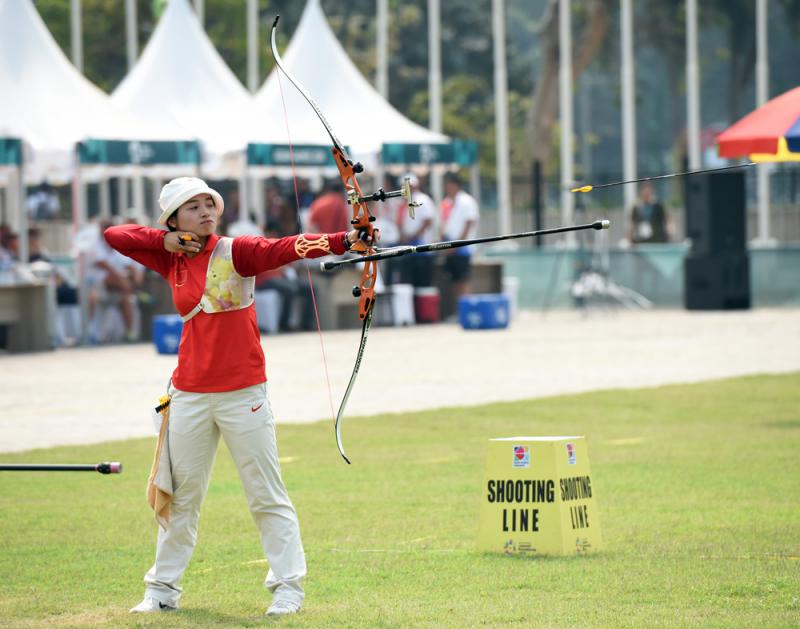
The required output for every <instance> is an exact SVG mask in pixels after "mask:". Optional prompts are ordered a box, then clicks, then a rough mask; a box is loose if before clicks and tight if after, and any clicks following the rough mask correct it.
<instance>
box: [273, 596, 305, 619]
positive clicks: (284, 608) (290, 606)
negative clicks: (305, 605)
mask: <svg viewBox="0 0 800 629" xmlns="http://www.w3.org/2000/svg"><path fill="white" fill-rule="evenodd" d="M299 611H300V604H299V603H293V602H292V601H287V600H284V599H278V600H277V601H273V602H272V605H270V606H269V609H268V610H267V616H286V615H287V614H296V613H297V612H299Z"/></svg>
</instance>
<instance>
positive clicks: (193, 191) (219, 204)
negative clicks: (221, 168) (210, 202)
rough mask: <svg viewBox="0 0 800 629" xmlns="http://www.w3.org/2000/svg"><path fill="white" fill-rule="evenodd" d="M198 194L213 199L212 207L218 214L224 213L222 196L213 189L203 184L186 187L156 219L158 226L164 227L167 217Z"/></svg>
mask: <svg viewBox="0 0 800 629" xmlns="http://www.w3.org/2000/svg"><path fill="white" fill-rule="evenodd" d="M199 194H208V195H210V196H211V198H212V199H214V206H215V207H216V208H217V212H218V213H219V214H222V212H224V211H225V202H224V201H223V200H222V195H221V194H220V193H219V192H217V191H216V190H214V189H213V188H209V187H208V185H206V184H205V183H203V184H202V185H196V186H187V188H186V190H184V191H183V192H182V193H181V194H179V195H178V196H176V197H175V198H174V199H173V200H172V203H170V206H169V207H168V208H167V209H165V210H164V211H163V212H161V216H159V217H158V223H159V225H166V224H167V220H168V219H169V217H170V216H172V215H173V214H174V213H175V212H177V211H178V208H179V207H180V206H182V205H183V204H184V203H186V202H187V201H188V200H189V199H191V198H192V197H196V196H197V195H199Z"/></svg>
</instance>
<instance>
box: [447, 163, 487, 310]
mask: <svg viewBox="0 0 800 629" xmlns="http://www.w3.org/2000/svg"><path fill="white" fill-rule="evenodd" d="M444 190H445V195H446V196H445V198H444V199H443V200H442V238H443V239H444V240H465V239H468V238H475V236H476V235H477V233H478V218H479V217H480V214H479V211H478V202H477V201H476V200H475V199H474V198H473V197H472V196H471V195H469V194H468V193H467V192H465V191H464V190H462V189H461V178H460V177H459V176H458V174H456V173H447V174H446V175H445V177H444ZM472 249H473V248H472V247H461V248H459V249H449V250H448V251H447V255H446V257H445V262H444V269H445V272H446V273H447V274H448V276H449V277H450V280H451V281H452V282H453V288H454V293H455V298H456V300H458V298H459V297H461V296H463V295H466V294H467V293H468V292H469V278H470V275H471V268H470V266H471V263H472Z"/></svg>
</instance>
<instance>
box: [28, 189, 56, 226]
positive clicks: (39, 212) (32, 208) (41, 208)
mask: <svg viewBox="0 0 800 629" xmlns="http://www.w3.org/2000/svg"><path fill="white" fill-rule="evenodd" d="M25 205H26V207H27V209H28V216H30V217H31V219H33V220H36V221H43V220H48V219H53V218H56V216H58V213H59V212H60V211H61V202H60V201H59V200H58V195H57V194H56V191H55V190H54V189H53V187H52V186H51V185H50V184H48V183H47V182H45V183H43V184H41V185H40V186H39V187H38V188H36V190H35V191H34V192H33V193H31V194H30V195H28V198H27V199H26V201H25Z"/></svg>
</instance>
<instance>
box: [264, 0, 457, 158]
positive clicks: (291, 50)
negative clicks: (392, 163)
mask: <svg viewBox="0 0 800 629" xmlns="http://www.w3.org/2000/svg"><path fill="white" fill-rule="evenodd" d="M281 57H282V58H283V61H284V65H285V67H286V69H287V70H288V71H289V72H290V73H291V74H292V76H294V77H295V78H296V79H297V80H298V81H299V82H300V84H301V85H303V86H304V87H305V88H306V89H307V90H308V91H309V93H310V94H311V96H312V97H313V98H314V101H315V102H316V103H317V104H318V105H319V108H320V110H321V111H322V113H323V114H324V116H325V118H326V119H327V120H328V122H329V124H330V125H331V127H332V128H333V131H334V133H335V134H336V136H337V137H338V138H339V140H340V141H341V142H342V144H344V145H346V146H349V147H350V148H351V150H352V152H353V153H354V154H356V155H376V154H378V153H380V151H381V146H382V145H383V144H384V143H389V142H403V143H419V144H426V143H431V144H433V143H443V142H449V138H448V137H447V136H445V135H442V134H441V133H436V132H434V131H431V130H429V129H426V128H425V127H423V126H421V125H418V124H416V123H415V122H412V121H411V120H409V119H408V118H406V117H405V116H404V115H403V114H401V113H400V112H399V111H397V110H396V109H395V108H394V107H392V106H391V105H390V104H389V103H388V102H387V101H386V100H385V99H384V98H383V97H382V96H381V95H380V94H379V93H378V91H377V90H376V89H375V88H374V87H372V85H371V84H370V83H369V81H367V80H366V79H365V78H364V77H363V76H362V75H361V73H360V72H359V71H358V68H356V66H355V65H354V64H353V62H352V61H351V60H350V58H349V57H348V56H347V53H346V52H345V51H344V49H343V48H342V46H341V44H340V43H339V41H338V40H337V39H336V36H335V35H334V34H333V31H331V28H330V26H329V25H328V21H327V19H326V18H325V15H324V13H323V11H322V8H321V7H320V4H319V0H308V3H307V4H306V8H305V11H304V12H303V16H302V18H301V20H300V24H299V25H298V27H297V30H296V31H295V33H294V35H293V36H292V39H291V42H290V43H289V46H288V47H287V48H286V52H285V54H283V53H282V54H281ZM277 73H278V69H277V68H275V69H274V70H273V71H272V73H271V74H270V76H269V77H268V78H267V80H266V82H265V83H264V85H263V86H262V87H261V89H260V90H259V91H258V93H257V94H256V97H255V101H256V110H257V111H258V114H259V115H258V119H259V121H261V122H260V123H259V124H258V125H257V126H254V127H253V129H252V133H251V135H254V136H256V137H252V138H250V140H251V141H253V142H261V143H266V144H286V143H287V142H288V140H289V135H290V136H291V142H292V143H293V144H325V143H328V142H329V139H328V136H327V134H326V133H325V129H324V128H323V126H322V123H321V122H320V121H319V119H318V118H317V115H316V113H314V110H313V109H312V108H311V106H310V105H309V104H308V103H307V102H306V101H305V99H304V98H303V97H302V96H301V95H300V93H299V92H298V91H297V90H296V89H295V88H294V86H292V85H291V84H290V83H289V81H288V80H287V79H286V77H284V76H281V77H280V83H279V77H278V74H277ZM281 92H282V93H281ZM284 101H285V109H286V112H287V116H288V122H287V119H286V116H284ZM265 123H266V124H265ZM287 126H288V130H287ZM287 134H288V135H287Z"/></svg>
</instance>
